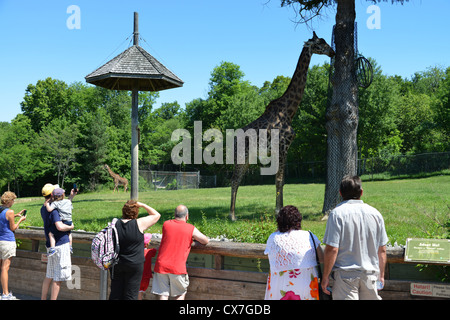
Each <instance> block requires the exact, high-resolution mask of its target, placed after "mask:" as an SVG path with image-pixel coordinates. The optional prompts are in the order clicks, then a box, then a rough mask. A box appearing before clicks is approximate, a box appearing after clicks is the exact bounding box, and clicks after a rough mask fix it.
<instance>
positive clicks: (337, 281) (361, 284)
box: [330, 270, 381, 300]
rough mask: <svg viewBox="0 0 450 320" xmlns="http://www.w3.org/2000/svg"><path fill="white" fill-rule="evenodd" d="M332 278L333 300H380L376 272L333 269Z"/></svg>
mask: <svg viewBox="0 0 450 320" xmlns="http://www.w3.org/2000/svg"><path fill="white" fill-rule="evenodd" d="M332 278H333V280H334V283H333V284H332V288H333V292H332V295H333V300H381V297H380V296H379V294H378V290H377V285H376V282H377V278H378V276H377V274H376V273H366V272H362V271H343V270H335V271H333V273H332ZM330 284H331V280H330Z"/></svg>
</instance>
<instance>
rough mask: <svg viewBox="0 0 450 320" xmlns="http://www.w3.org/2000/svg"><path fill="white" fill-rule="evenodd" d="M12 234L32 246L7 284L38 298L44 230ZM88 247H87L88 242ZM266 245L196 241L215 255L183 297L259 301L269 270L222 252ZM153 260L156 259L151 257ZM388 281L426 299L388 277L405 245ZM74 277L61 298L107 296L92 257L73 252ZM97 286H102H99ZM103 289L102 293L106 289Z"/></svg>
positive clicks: (386, 292) (195, 250)
mask: <svg viewBox="0 0 450 320" xmlns="http://www.w3.org/2000/svg"><path fill="white" fill-rule="evenodd" d="M72 234H73V242H74V243H77V244H85V245H86V247H89V246H88V245H90V244H91V242H92V238H93V237H94V235H95V233H89V232H73V233H72ZM15 235H16V239H28V240H31V249H30V250H21V249H20V247H19V248H18V250H17V256H16V257H14V258H12V263H11V268H10V271H9V287H10V290H11V291H13V292H16V293H21V294H25V295H31V296H33V297H37V298H39V297H40V295H41V286H42V281H43V279H44V277H45V272H46V267H47V265H46V254H45V252H44V250H43V249H42V248H43V244H42V242H44V241H45V237H44V232H43V230H42V229H40V228H34V229H18V230H17V231H16V233H15ZM159 244H160V240H159V239H152V242H151V246H152V247H154V248H157V247H158V246H159ZM89 248H90V247H89ZM264 249H265V244H251V243H238V242H223V241H210V243H209V244H208V245H206V246H203V245H201V244H199V243H195V244H193V246H192V249H191V253H192V254H201V255H210V256H212V257H213V263H212V266H211V268H204V267H202V268H201V267H188V274H189V279H190V286H189V289H188V293H187V295H186V299H187V300H262V299H264V292H265V288H266V280H267V272H255V271H240V270H226V268H224V265H225V264H224V258H225V257H239V258H247V259H261V260H267V256H266V255H264ZM153 262H154V261H153ZM387 262H388V263H387V266H386V277H385V279H386V283H385V288H384V289H383V290H382V291H380V295H381V296H382V298H383V299H386V300H392V299H425V298H428V297H421V296H413V295H411V294H410V284H411V281H404V280H391V279H390V277H389V270H390V268H389V266H390V265H392V264H403V263H405V262H404V249H403V248H400V247H398V248H392V247H389V248H388V250H387ZM72 274H73V280H72V281H68V282H67V283H66V284H62V285H61V291H60V294H59V299H67V300H69V299H70V300H98V299H100V298H102V299H104V298H107V297H108V296H109V283H106V282H105V281H104V280H106V281H109V276H106V272H103V274H102V271H100V269H98V267H97V266H95V265H94V263H93V262H92V261H91V259H90V257H88V256H86V257H77V256H72ZM101 287H103V288H104V289H103V290H101ZM105 290H106V292H105ZM150 291H151V283H150V287H149V289H148V290H147V292H146V293H145V296H144V299H156V297H155V296H154V295H153V294H151V293H150Z"/></svg>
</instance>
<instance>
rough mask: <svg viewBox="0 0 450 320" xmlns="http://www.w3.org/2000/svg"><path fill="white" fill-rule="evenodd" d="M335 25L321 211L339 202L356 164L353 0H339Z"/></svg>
mask: <svg viewBox="0 0 450 320" xmlns="http://www.w3.org/2000/svg"><path fill="white" fill-rule="evenodd" d="M337 3H338V5H337V14H336V26H335V34H334V35H335V37H334V39H335V46H336V50H335V51H336V56H335V62H334V74H333V76H332V79H331V82H332V86H333V94H332V98H331V103H330V104H329V106H328V107H327V112H326V121H327V122H326V129H327V135H328V137H327V181H326V187H325V199H324V204H323V209H322V212H323V213H324V215H325V216H327V215H328V213H329V212H330V211H331V210H332V209H333V208H334V207H335V206H336V205H337V204H338V203H339V202H340V201H341V199H340V196H339V184H340V182H341V180H342V178H343V177H344V176H345V175H355V174H356V172H357V171H356V169H357V168H356V165H357V154H358V153H357V144H356V131H357V129H358V86H357V82H356V77H355V64H354V61H355V50H354V40H355V39H354V37H355V33H354V30H355V17H356V13H355V0H338V1H337Z"/></svg>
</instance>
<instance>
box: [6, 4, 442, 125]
mask: <svg viewBox="0 0 450 320" xmlns="http://www.w3.org/2000/svg"><path fill="white" fill-rule="evenodd" d="M355 1H356V8H357V12H356V15H357V18H356V19H357V22H358V49H359V52H361V53H362V54H363V55H364V56H366V57H372V58H374V59H375V60H376V61H377V63H378V65H379V66H380V67H381V68H382V70H383V73H384V74H387V75H395V74H397V75H400V76H402V77H404V78H410V77H411V76H412V75H413V74H414V73H415V72H417V71H425V70H426V69H427V68H429V67H434V66H442V67H449V66H450V54H449V53H450V19H449V15H450V1H448V0H433V1H430V0H410V1H409V2H408V3H405V4H404V5H400V4H391V1H390V0H389V1H387V2H381V3H378V4H376V5H377V7H378V8H379V20H378V21H379V22H380V23H379V27H380V28H379V29H369V28H368V27H367V20H370V18H371V17H372V15H373V14H374V12H373V11H370V12H369V13H368V12H367V9H368V7H369V6H370V5H372V2H368V1H366V0H355ZM71 5H76V6H78V8H79V9H80V15H79V21H80V28H79V29H69V28H68V27H67V20H68V19H69V20H70V18H71V16H72V14H73V12H72V11H70V12H69V13H67V9H68V7H69V6H71ZM134 11H137V12H138V13H139V31H140V35H141V37H142V38H143V39H145V42H142V41H141V46H142V47H143V48H144V49H145V50H147V51H148V52H149V53H150V54H151V55H153V56H154V57H155V58H156V59H158V60H159V61H160V62H162V63H163V64H164V65H165V66H166V67H168V68H169V69H170V70H172V71H173V72H174V73H175V74H176V75H177V76H178V77H179V78H181V79H182V80H183V81H184V86H183V87H182V88H177V89H171V90H166V91H162V92H160V98H159V99H158V101H157V102H158V105H160V104H161V103H164V102H173V101H175V100H176V101H178V102H179V103H180V105H181V106H182V107H184V105H185V103H187V102H190V101H192V100H193V99H196V98H205V97H206V94H207V92H208V82H209V78H210V74H211V71H212V70H213V68H214V67H215V66H217V65H219V64H220V62H221V61H229V62H233V63H235V64H237V65H239V66H240V67H241V70H242V71H243V72H244V73H245V80H248V81H250V82H251V83H252V84H253V85H256V86H261V85H262V84H263V83H264V81H272V80H273V79H274V78H275V77H276V76H278V75H284V76H289V77H290V76H292V73H293V71H294V69H295V66H296V64H297V60H298V57H299V55H300V52H301V49H302V46H303V42H304V41H306V40H307V39H309V38H310V37H311V36H312V30H314V31H316V33H317V35H318V36H319V37H322V38H324V39H325V40H327V42H330V41H331V32H332V26H333V25H334V22H335V13H336V12H335V8H332V9H328V10H327V11H326V12H325V14H326V15H325V16H324V17H321V18H319V19H317V20H314V21H313V22H312V24H310V25H308V26H307V25H304V24H299V25H297V24H295V23H294V22H293V20H295V18H296V15H295V12H294V10H293V9H292V8H290V7H288V8H281V7H280V0H270V1H269V0H229V1H219V0H190V1H188V0H172V1H160V0H158V1H157V0H127V1H114V0H109V1H104V0H95V1H92V0H90V1H84V0H83V1H77V0H68V1H66V0H0V35H1V37H0V42H1V50H0V73H1V75H2V76H1V77H0V97H1V99H0V110H1V112H0V121H8V122H9V121H11V120H12V119H13V118H14V117H15V116H16V115H17V114H18V113H20V112H21V109H20V102H21V101H22V100H23V97H24V94H25V89H26V87H27V85H28V84H30V83H31V84H36V82H37V81H38V80H41V79H45V78H47V77H52V78H55V79H60V80H63V81H65V82H66V83H68V84H70V83H73V82H75V81H81V82H85V79H84V77H85V76H86V75H87V74H89V73H91V72H92V71H93V70H95V69H96V68H98V67H99V66H101V65H103V64H104V63H106V62H107V61H108V60H110V59H112V58H113V57H115V56H116V55H118V54H119V53H121V52H122V51H124V50H125V49H127V48H128V46H129V45H130V41H131V39H132V38H131V37H130V36H131V34H132V32H133V12H134ZM128 37H129V38H128ZM127 38H128V40H127ZM325 61H328V58H325V57H323V56H313V59H312V61H311V65H315V64H323V63H324V62H325Z"/></svg>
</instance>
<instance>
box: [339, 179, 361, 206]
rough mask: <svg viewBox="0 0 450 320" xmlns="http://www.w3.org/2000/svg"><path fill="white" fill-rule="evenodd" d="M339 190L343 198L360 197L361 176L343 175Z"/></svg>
mask: <svg viewBox="0 0 450 320" xmlns="http://www.w3.org/2000/svg"><path fill="white" fill-rule="evenodd" d="M339 191H340V192H341V195H342V198H343V199H344V200H350V199H359V198H361V191H362V184H361V178H360V177H358V176H345V177H344V178H343V179H342V181H341V185H340V186H339Z"/></svg>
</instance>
